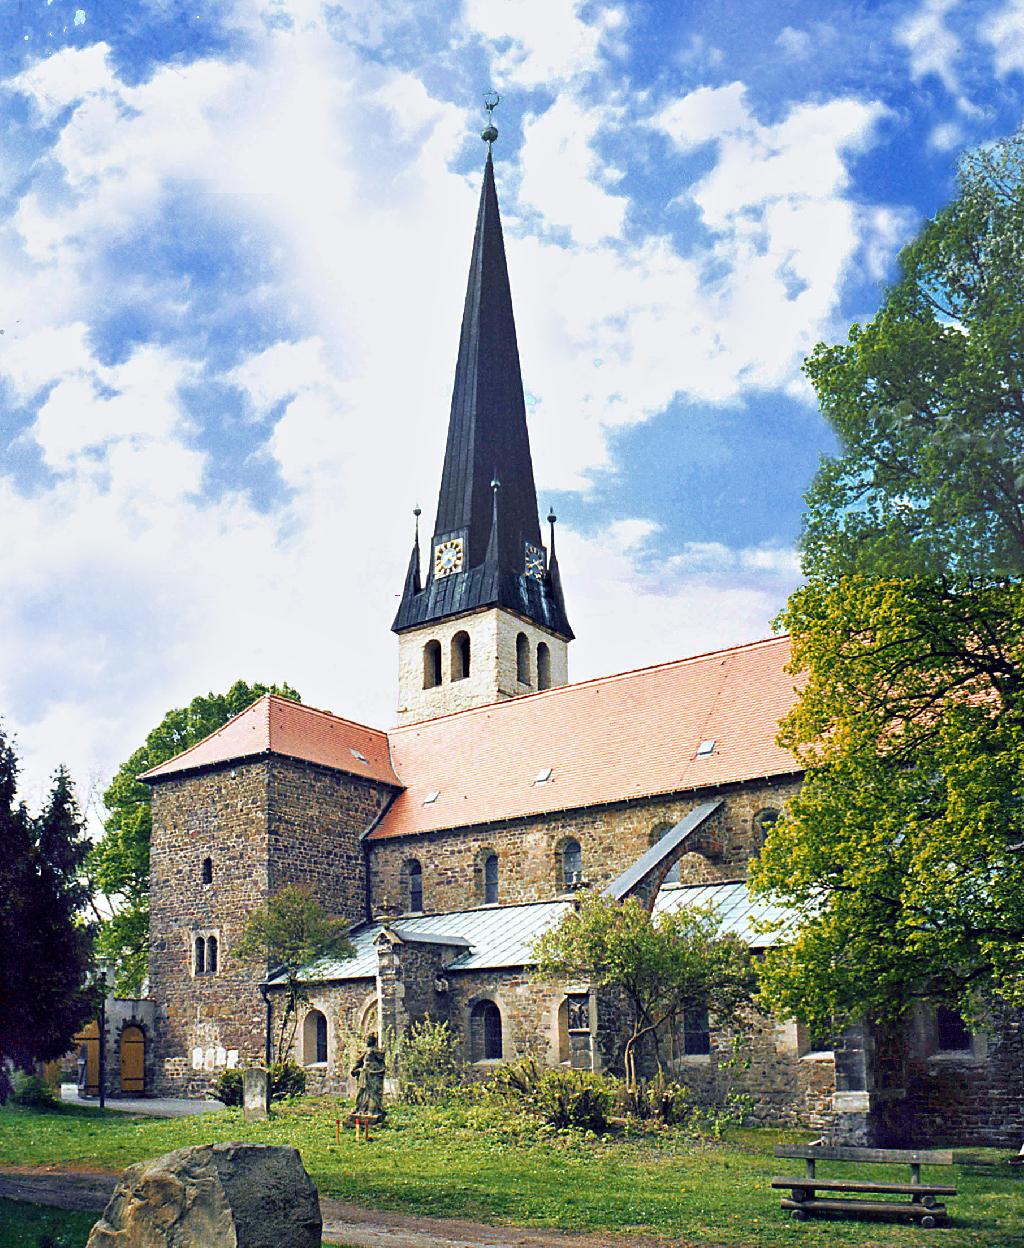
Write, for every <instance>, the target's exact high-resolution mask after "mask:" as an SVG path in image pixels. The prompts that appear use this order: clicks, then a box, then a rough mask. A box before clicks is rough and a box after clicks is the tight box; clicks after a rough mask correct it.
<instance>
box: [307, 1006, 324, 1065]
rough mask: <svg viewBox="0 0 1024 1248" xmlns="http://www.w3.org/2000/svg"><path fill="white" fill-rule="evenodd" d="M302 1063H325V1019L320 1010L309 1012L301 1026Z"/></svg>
mask: <svg viewBox="0 0 1024 1248" xmlns="http://www.w3.org/2000/svg"><path fill="white" fill-rule="evenodd" d="M302 1061H303V1063H304V1064H305V1065H306V1066H309V1065H310V1064H311V1063H313V1062H320V1063H326V1062H327V1019H326V1017H325V1016H324V1014H323V1013H321V1011H320V1010H310V1011H309V1013H308V1014H307V1015H306V1018H305V1021H304V1022H303V1024H302Z"/></svg>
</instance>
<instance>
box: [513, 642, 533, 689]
mask: <svg viewBox="0 0 1024 1248" xmlns="http://www.w3.org/2000/svg"><path fill="white" fill-rule="evenodd" d="M516 677H517V679H518V681H519V683H520V684H521V685H528V684H529V683H530V639H529V638H528V637H527V636H526V634H525V633H520V634H519V636H518V637H517V638H516Z"/></svg>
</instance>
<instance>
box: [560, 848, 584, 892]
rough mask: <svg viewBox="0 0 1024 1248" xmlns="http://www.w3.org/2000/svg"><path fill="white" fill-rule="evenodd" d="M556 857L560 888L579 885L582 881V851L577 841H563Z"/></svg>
mask: <svg viewBox="0 0 1024 1248" xmlns="http://www.w3.org/2000/svg"><path fill="white" fill-rule="evenodd" d="M558 858H559V862H558V868H559V875H560V876H561V880H560V883H561V885H562V889H563V890H567V889H571V888H577V887H579V885H580V884H582V883H583V851H582V849H580V843H579V841H574V840H568V841H565V842H563V844H562V848H561V851H560V852H559V855H558Z"/></svg>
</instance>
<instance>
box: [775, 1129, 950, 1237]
mask: <svg viewBox="0 0 1024 1248" xmlns="http://www.w3.org/2000/svg"><path fill="white" fill-rule="evenodd" d="M775 1156H776V1157H796V1158H799V1159H801V1160H802V1161H803V1162H804V1163H805V1170H806V1173H805V1174H804V1177H803V1178H802V1179H785V1178H782V1179H778V1178H777V1179H772V1187H773V1188H787V1187H788V1188H789V1189H790V1195H789V1196H783V1198H782V1202H781V1203H782V1208H783V1209H788V1210H789V1213H790V1217H793V1218H806V1217H807V1216H808V1214H812V1213H853V1214H865V1213H866V1214H871V1215H874V1216H875V1217H888V1218H913V1219H916V1220H917V1221H919V1222H920V1223H921V1225H922V1226H924V1227H933V1226H935V1225H936V1224H937V1223H939V1222H944V1221H945V1220H946V1216H947V1215H946V1206H945V1205H942V1204H939V1202H938V1200H937V1199H936V1198H937V1197H939V1196H955V1195H956V1188H955V1187H950V1186H949V1185H947V1184H937V1183H922V1182H921V1167H922V1166H951V1165H952V1164H953V1152H952V1150H951V1149H931V1150H926V1151H922V1150H920V1149H903V1148H830V1147H829V1146H827V1145H824V1144H803V1145H788V1146H787V1145H785V1144H776V1146H775ZM819 1161H857V1162H874V1163H875V1164H876V1165H892V1166H896V1165H904V1166H909V1167H910V1182H909V1183H872V1182H866V1181H864V1180H861V1179H820V1178H818V1177H817V1175H816V1174H815V1165H816V1163H817V1162H819ZM817 1192H843V1193H849V1194H850V1196H852V1197H853V1199H851V1198H850V1196H839V1197H832V1196H826V1197H819V1196H817V1195H816V1194H815V1193H817ZM873 1196H909V1197H910V1199H909V1200H873V1199H871V1197H873ZM858 1197H860V1198H859V1199H858ZM863 1197H867V1198H868V1199H863Z"/></svg>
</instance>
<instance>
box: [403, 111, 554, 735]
mask: <svg viewBox="0 0 1024 1248" xmlns="http://www.w3.org/2000/svg"><path fill="white" fill-rule="evenodd" d="M489 107H493V106H489ZM482 137H483V138H484V140H485V141H486V143H487V163H486V164H485V166H484V179H483V186H482V188H481V191H480V207H479V210H478V212H477V219H476V234H475V236H474V239H473V255H472V260H471V262H470V267H469V284H468V287H467V289H466V304H465V308H464V310H463V314H462V333H461V336H460V339H459V358H458V362H457V364H456V366H455V388H454V392H453V394H452V408H451V416H450V418H449V423H448V443H447V446H446V448H445V457H444V469H443V472H442V475H441V492H440V496H439V498H438V502H437V519H436V521H435V523H434V533H433V537H432V538H431V542H430V548H429V550H428V551H427V568H426V579H425V580H423V579H422V573H421V559H420V542H419V528H418V524H419V511H418V510H417V513H416V514H417V532H416V540H415V542H414V543H413V549H412V557H411V559H410V561H409V571H408V573H407V575H406V578H405V589H404V592H403V594H402V603H401V606H400V607H399V608H398V614H397V615H396V616H395V622H394V624H393V625H392V630H393V631H394V632H395V633H397V634H398V639H399V681H398V684H399V706H398V721H399V723H411V722H413V721H415V720H421V719H432V718H434V717H435V716H437V715H447V714H449V713H450V712H452V711H461V710H465V709H466V708H467V707H472V706H483V705H485V704H486V703H489V702H498V701H501V700H503V699H505V698H514V697H516V696H517V695H519V694H523V693H534V692H536V691H537V690H539V689H548V688H552V687H553V686H556V685H564V684H565V683H566V682H567V681H568V678H569V677H568V646H569V642H570V641H572V638H573V632H572V629H571V628H570V627H569V621H568V619H567V618H566V614H565V602H564V599H563V597H562V585H561V581H560V579H559V575H558V561H557V559H556V558H555V517H554V515H550V516H548V522H549V525H550V538H549V542H548V545H547V546H546V547H545V545H544V543H543V542H542V540H541V532H540V524H539V521H538V516H537V491H536V487H535V485H534V480H533V463H532V460H531V458H530V440H529V435H528V433H527V429H526V405H525V403H524V400H523V379H522V374H521V373H520V369H519V348H518V345H517V343H516V326H515V319H514V317H513V313H512V292H511V289H510V287H509V280H508V267H507V264H506V261H505V243H504V240H503V238H502V233H501V218H500V216H499V214H498V196H497V192H496V191H495V187H494V164H493V161H492V155H491V148H492V145H493V143H494V140H495V139H496V138H497V137H498V132H497V130H496V129H495V128H494V125H493V123H492V122H491V121H490V119H489V121H488V126H487V128H486V129H485V130H484V132H483V136H482Z"/></svg>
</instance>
